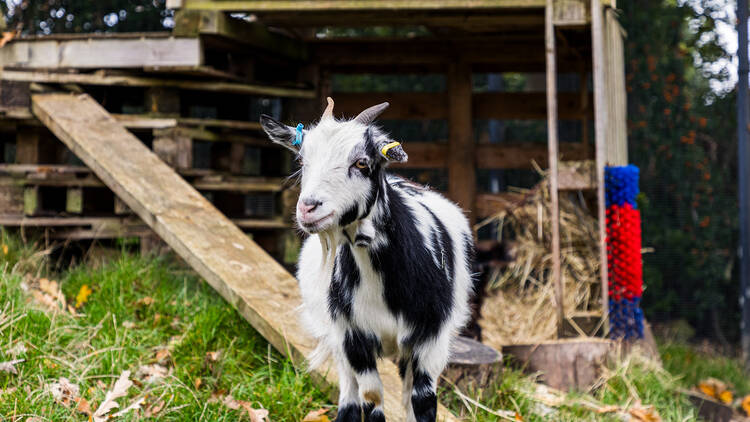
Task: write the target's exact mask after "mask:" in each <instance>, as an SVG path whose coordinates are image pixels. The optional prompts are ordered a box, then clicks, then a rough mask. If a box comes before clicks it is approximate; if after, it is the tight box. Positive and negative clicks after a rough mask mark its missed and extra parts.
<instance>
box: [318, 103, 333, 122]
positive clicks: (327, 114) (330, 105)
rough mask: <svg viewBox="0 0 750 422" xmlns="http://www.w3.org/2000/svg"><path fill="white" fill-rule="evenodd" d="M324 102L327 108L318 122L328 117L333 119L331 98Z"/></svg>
mask: <svg viewBox="0 0 750 422" xmlns="http://www.w3.org/2000/svg"><path fill="white" fill-rule="evenodd" d="M326 101H328V106H327V107H326V109H325V111H324V112H323V115H322V116H320V120H323V119H327V118H329V117H331V118H332V117H333V98H331V97H326Z"/></svg>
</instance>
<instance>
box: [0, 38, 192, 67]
mask: <svg viewBox="0 0 750 422" xmlns="http://www.w3.org/2000/svg"><path fill="white" fill-rule="evenodd" d="M202 64H203V49H202V46H201V42H200V40H199V39H198V38H164V37H158V38H150V37H143V38H135V39H120V38H88V39H68V40H51V39H44V38H41V39H35V40H27V39H20V40H15V41H12V42H10V43H8V45H6V46H5V47H3V48H2V49H0V66H3V67H23V68H29V69H59V68H74V69H104V68H109V69H115V68H141V67H144V66H200V65H202Z"/></svg>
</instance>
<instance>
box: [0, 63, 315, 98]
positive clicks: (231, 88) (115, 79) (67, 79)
mask: <svg viewBox="0 0 750 422" xmlns="http://www.w3.org/2000/svg"><path fill="white" fill-rule="evenodd" d="M0 80H6V81H24V82H37V83H48V84H69V83H73V84H81V85H101V86H137V87H154V86H161V87H173V88H179V89H186V90H194V91H207V92H225V93H230V94H244V95H261V96H270V97H291V98H313V97H314V96H315V92H314V91H312V90H309V89H300V88H283V87H275V86H263V85H251V84H242V83H234V82H214V81H190V80H181V79H171V80H170V79H159V78H148V77H143V76H118V75H102V74H101V73H47V72H39V71H18V70H4V71H3V72H1V73H0Z"/></svg>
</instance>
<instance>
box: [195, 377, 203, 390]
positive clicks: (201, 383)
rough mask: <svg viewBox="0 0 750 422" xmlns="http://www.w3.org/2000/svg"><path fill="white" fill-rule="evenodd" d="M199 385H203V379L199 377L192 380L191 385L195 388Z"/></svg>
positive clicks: (199, 386)
mask: <svg viewBox="0 0 750 422" xmlns="http://www.w3.org/2000/svg"><path fill="white" fill-rule="evenodd" d="M201 385H203V380H202V379H200V377H198V378H196V379H194V380H193V386H194V387H195V389H196V390H197V389H199V388H201Z"/></svg>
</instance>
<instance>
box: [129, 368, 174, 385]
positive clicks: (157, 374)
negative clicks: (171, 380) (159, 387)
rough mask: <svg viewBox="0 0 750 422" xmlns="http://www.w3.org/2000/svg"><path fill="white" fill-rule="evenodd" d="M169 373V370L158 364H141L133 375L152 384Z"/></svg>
mask: <svg viewBox="0 0 750 422" xmlns="http://www.w3.org/2000/svg"><path fill="white" fill-rule="evenodd" d="M167 375H169V370H168V369H167V368H165V367H163V366H161V365H159V364H151V365H141V367H140V368H138V371H136V373H135V376H136V377H137V378H138V379H141V380H143V381H144V382H146V383H147V384H152V383H154V382H156V381H159V380H160V379H162V378H164V377H166V376H167Z"/></svg>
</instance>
